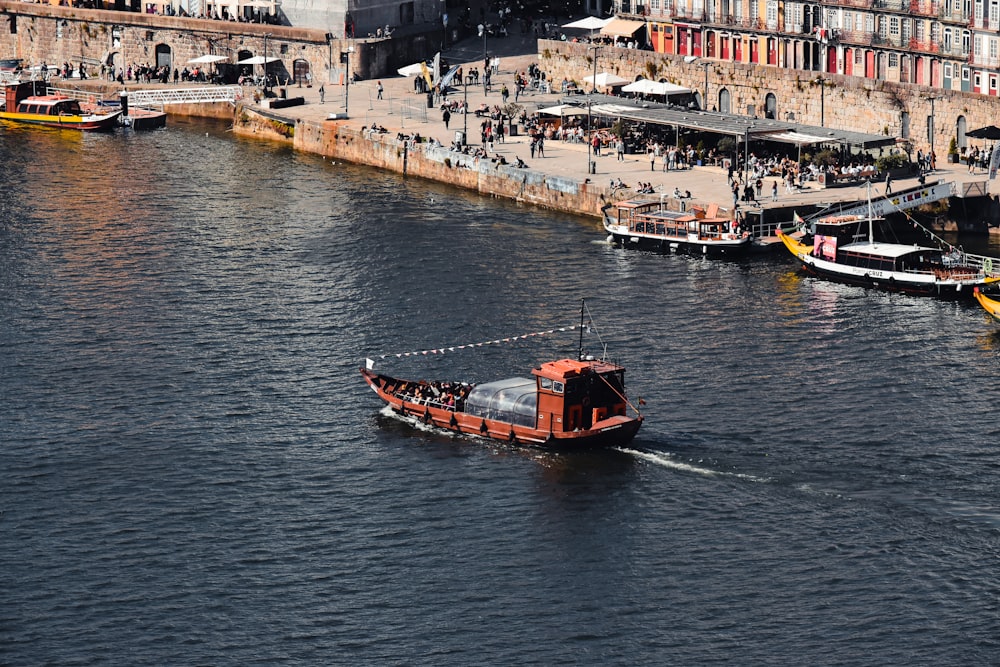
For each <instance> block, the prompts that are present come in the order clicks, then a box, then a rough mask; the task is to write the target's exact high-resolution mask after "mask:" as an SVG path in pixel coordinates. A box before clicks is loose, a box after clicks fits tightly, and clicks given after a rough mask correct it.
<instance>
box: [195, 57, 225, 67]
mask: <svg viewBox="0 0 1000 667" xmlns="http://www.w3.org/2000/svg"><path fill="white" fill-rule="evenodd" d="M223 60H229V58H227V57H226V56H213V55H205V56H198V57H197V58H192V59H191V60H189V61H188V65H211V64H212V63H221V62H222V61H223Z"/></svg>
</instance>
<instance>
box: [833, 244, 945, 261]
mask: <svg viewBox="0 0 1000 667" xmlns="http://www.w3.org/2000/svg"><path fill="white" fill-rule="evenodd" d="M840 250H841V251H842V252H843V251H846V252H856V253H858V254H860V255H872V256H878V257H891V258H893V259H895V258H898V257H903V256H904V255H909V254H911V253H932V254H933V255H934V256H935V257H939V256H940V255H941V251H940V250H938V249H937V248H928V247H926V246H919V245H903V244H901V243H877V242H876V243H869V242H868V241H865V242H863V243H849V244H847V245H845V246H841V247H840Z"/></svg>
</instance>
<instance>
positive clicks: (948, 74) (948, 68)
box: [944, 63, 951, 79]
mask: <svg viewBox="0 0 1000 667" xmlns="http://www.w3.org/2000/svg"><path fill="white" fill-rule="evenodd" d="M944 78H946V79H950V78H951V63H945V64H944Z"/></svg>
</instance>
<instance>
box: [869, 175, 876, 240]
mask: <svg viewBox="0 0 1000 667" xmlns="http://www.w3.org/2000/svg"><path fill="white" fill-rule="evenodd" d="M868 242H869V243H875V214H874V212H873V210H872V180H871V179H870V178H869V179H868Z"/></svg>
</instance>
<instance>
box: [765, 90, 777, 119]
mask: <svg viewBox="0 0 1000 667" xmlns="http://www.w3.org/2000/svg"><path fill="white" fill-rule="evenodd" d="M777 117H778V98H777V97H775V95H774V93H768V94H767V96H766V97H765V98H764V118H770V119H772V120H773V119H775V118H777Z"/></svg>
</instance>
